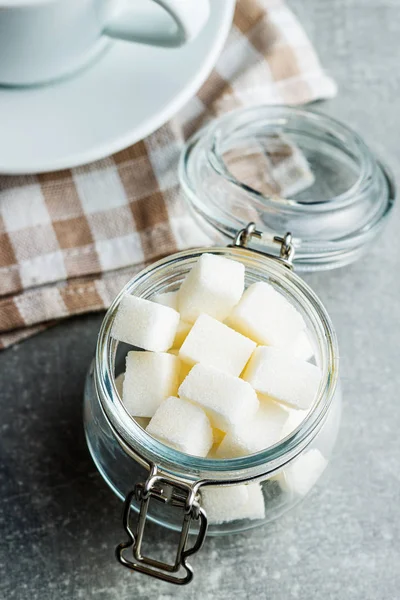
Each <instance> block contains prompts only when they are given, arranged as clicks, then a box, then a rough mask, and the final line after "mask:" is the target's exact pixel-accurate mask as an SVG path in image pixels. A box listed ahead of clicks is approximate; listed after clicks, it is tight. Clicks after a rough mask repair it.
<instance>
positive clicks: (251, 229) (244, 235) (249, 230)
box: [232, 222, 295, 269]
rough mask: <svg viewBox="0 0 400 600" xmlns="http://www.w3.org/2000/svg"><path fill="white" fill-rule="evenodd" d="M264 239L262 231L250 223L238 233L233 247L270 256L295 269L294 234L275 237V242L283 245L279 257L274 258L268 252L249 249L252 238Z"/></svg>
mask: <svg viewBox="0 0 400 600" xmlns="http://www.w3.org/2000/svg"><path fill="white" fill-rule="evenodd" d="M262 237H263V233H262V231H258V230H257V229H256V224H255V223H253V222H251V223H248V225H246V227H245V228H244V229H241V230H240V231H238V233H237V235H236V237H235V240H234V242H233V244H232V245H233V246H239V247H240V248H247V249H248V250H251V251H252V252H257V253H258V254H263V255H264V256H268V257H269V258H275V259H276V260H279V261H280V262H282V263H283V264H284V265H285V266H286V267H288V268H289V269H293V258H294V253H295V249H294V246H293V242H292V234H291V233H290V232H287V233H285V235H284V236H283V237H280V236H277V235H276V236H274V238H273V241H274V242H276V243H277V244H280V245H281V247H280V252H279V257H277V256H274V255H273V254H268V253H267V252H262V251H260V250H254V249H253V248H249V243H250V242H251V240H252V238H257V239H259V240H261V239H262Z"/></svg>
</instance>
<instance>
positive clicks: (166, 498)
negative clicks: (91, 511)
mask: <svg viewBox="0 0 400 600" xmlns="http://www.w3.org/2000/svg"><path fill="white" fill-rule="evenodd" d="M151 499H154V500H156V501H159V502H163V503H165V504H170V505H171V506H173V507H177V508H178V509H180V510H181V511H183V521H182V528H181V532H180V538H179V542H178V548H177V552H176V557H175V562H174V563H173V564H168V563H165V562H160V561H157V560H154V559H152V558H150V557H148V556H143V555H142V553H141V548H142V542H143V534H144V529H145V525H146V518H147V512H148V509H149V503H150V500H151ZM134 500H137V501H138V502H139V503H140V509H139V517H138V520H137V523H136V530H135V532H134V531H133V530H132V528H131V512H132V502H133V501H134ZM192 521H198V523H199V529H198V533H197V538H196V540H195V543H194V544H193V545H192V546H191V547H190V548H186V544H187V539H188V535H189V530H190V525H191V523H192ZM123 524H124V528H125V531H126V533H127V534H128V536H129V539H128V541H126V542H123V543H122V544H119V545H118V546H117V548H116V557H117V560H118V561H119V562H120V563H121V564H122V565H123V566H124V567H127V568H129V569H132V570H133V571H139V572H140V573H145V574H146V575H150V576H151V577H155V578H157V579H161V580H163V581H168V582H169V583H175V584H178V585H185V584H187V583H189V582H190V581H191V580H192V578H193V570H192V567H191V566H190V564H189V563H188V562H187V558H188V557H189V556H190V555H192V554H195V553H196V552H198V551H199V550H200V549H201V547H202V545H203V543H204V539H205V536H206V533H207V517H206V514H205V512H204V510H203V509H202V508H201V506H200V504H199V501H198V494H197V493H196V489H195V488H193V487H192V486H190V485H189V484H186V483H184V482H182V481H175V480H173V479H172V478H169V477H166V476H164V475H161V474H159V473H158V471H157V467H155V466H154V467H153V468H152V470H151V472H150V475H149V478H148V479H147V481H146V483H144V484H143V483H140V484H137V485H136V486H135V488H134V489H133V490H132V492H130V493H129V494H128V495H127V497H126V499H125V506H124V516H123ZM130 547H132V554H133V560H129V559H127V558H126V557H125V555H124V554H125V550H126V549H127V548H130ZM181 568H183V569H184V570H185V572H186V574H185V575H184V576H183V577H179V576H178V575H173V573H178V572H179V570H180V569H181Z"/></svg>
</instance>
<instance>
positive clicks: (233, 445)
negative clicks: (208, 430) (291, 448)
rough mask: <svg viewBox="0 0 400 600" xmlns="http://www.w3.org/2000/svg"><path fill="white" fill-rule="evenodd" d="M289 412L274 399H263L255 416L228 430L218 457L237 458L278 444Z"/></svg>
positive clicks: (217, 453) (219, 448)
mask: <svg viewBox="0 0 400 600" xmlns="http://www.w3.org/2000/svg"><path fill="white" fill-rule="evenodd" d="M288 416H289V414H288V412H287V411H286V410H285V409H284V408H282V407H281V406H279V404H278V403H277V402H274V401H273V400H261V401H260V408H259V409H258V411H257V413H256V414H255V416H254V417H253V418H252V419H251V420H250V421H246V422H244V423H239V425H237V426H236V427H233V428H232V429H230V430H229V431H228V433H227V434H226V436H225V437H224V439H223V440H222V442H221V444H220V445H219V447H218V449H217V451H216V453H215V454H216V457H217V458H236V457H238V456H246V455H248V454H255V453H256V452H260V451H261V450H265V448H268V447H269V446H273V445H274V444H276V443H277V442H278V441H279V439H280V437H281V433H282V428H283V426H284V424H285V421H286V420H287V419H288Z"/></svg>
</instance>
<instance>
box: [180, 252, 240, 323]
mask: <svg viewBox="0 0 400 600" xmlns="http://www.w3.org/2000/svg"><path fill="white" fill-rule="evenodd" d="M243 290H244V265H243V264H241V263H240V262H237V261H234V260H230V259H228V258H224V257H223V256H217V255H215V254H202V255H201V256H200V258H199V259H198V261H197V263H196V264H195V265H194V266H193V267H192V269H191V271H190V272H189V273H188V275H187V276H186V279H185V280H184V281H183V283H182V285H181V287H180V290H179V300H178V305H179V311H180V313H181V317H182V319H183V320H184V321H188V322H189V323H194V321H195V320H196V319H197V317H198V316H199V315H201V314H202V313H206V314H208V315H210V316H211V317H214V318H215V319H219V320H220V321H223V320H224V319H225V318H226V317H227V316H228V314H229V313H230V311H231V310H232V308H233V307H234V306H235V304H237V303H238V302H239V300H240V298H241V296H242V293H243Z"/></svg>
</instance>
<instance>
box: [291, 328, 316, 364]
mask: <svg viewBox="0 0 400 600" xmlns="http://www.w3.org/2000/svg"><path fill="white" fill-rule="evenodd" d="M285 350H286V351H287V352H288V354H291V355H292V356H294V357H295V358H299V359H301V360H310V358H311V357H312V356H314V348H313V347H312V345H311V342H310V338H309V337H308V334H307V332H306V331H305V330H303V331H300V333H299V334H298V336H297V337H296V339H295V340H294V342H293V343H292V344H289V345H288V346H287V348H285Z"/></svg>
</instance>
